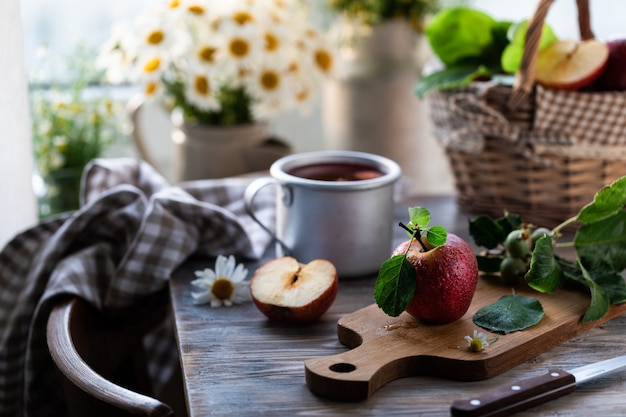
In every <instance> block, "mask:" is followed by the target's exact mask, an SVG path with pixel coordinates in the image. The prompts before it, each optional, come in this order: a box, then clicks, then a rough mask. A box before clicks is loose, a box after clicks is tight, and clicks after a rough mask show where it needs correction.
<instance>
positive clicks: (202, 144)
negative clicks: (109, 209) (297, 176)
mask: <svg viewBox="0 0 626 417" xmlns="http://www.w3.org/2000/svg"><path fill="white" fill-rule="evenodd" d="M146 104H147V103H143V102H142V101H140V100H138V99H135V100H131V102H130V103H129V110H130V113H131V118H132V121H133V125H134V126H133V127H134V129H133V140H134V142H135V145H136V147H137V150H138V151H139V155H140V157H141V158H142V159H144V160H146V161H147V162H149V163H150V164H151V165H153V166H154V167H155V168H157V169H158V170H159V171H164V167H168V168H167V171H169V172H170V174H169V175H168V174H167V173H164V172H162V173H163V174H164V175H165V176H166V177H169V178H171V180H172V182H174V183H177V182H182V181H192V180H200V179H209V178H223V177H231V176H237V175H243V174H248V173H253V172H257V171H264V170H267V169H269V167H270V165H271V164H272V163H273V162H274V161H275V160H277V159H279V158H281V157H283V156H285V155H288V154H290V153H291V152H292V148H291V146H289V145H288V144H287V143H285V142H284V141H282V140H280V139H277V138H275V137H273V136H272V135H271V134H270V129H269V124H268V123H267V122H256V123H251V124H246V125H237V126H215V125H207V124H190V123H186V122H185V121H184V120H183V118H182V116H181V115H180V114H179V113H178V112H174V113H172V114H171V125H170V127H171V141H170V143H169V144H165V143H163V142H161V143H159V142H158V141H154V140H153V138H150V137H148V136H149V135H148V134H149V133H152V134H154V132H153V131H151V130H150V129H149V126H147V127H148V128H147V127H146V126H142V125H145V122H144V123H142V122H141V120H140V117H139V115H140V112H142V111H143V110H144V106H145V105H146ZM163 146H168V151H169V152H166V155H165V156H166V157H168V161H166V162H163V161H159V160H158V158H157V157H156V156H157V155H159V154H162V153H163V152H159V150H161V149H160V148H162V147H163ZM155 148H156V149H155Z"/></svg>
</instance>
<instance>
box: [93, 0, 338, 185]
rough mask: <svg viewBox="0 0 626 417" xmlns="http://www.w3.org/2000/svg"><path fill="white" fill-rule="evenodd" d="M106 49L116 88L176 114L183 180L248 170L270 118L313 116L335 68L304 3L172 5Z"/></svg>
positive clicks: (120, 33) (201, 0)
mask: <svg viewBox="0 0 626 417" xmlns="http://www.w3.org/2000/svg"><path fill="white" fill-rule="evenodd" d="M103 50H104V52H103V54H102V56H101V63H102V64H103V65H104V66H105V68H107V75H108V77H109V79H110V80H111V81H112V82H123V81H128V82H130V83H132V84H133V85H137V86H139V87H140V89H141V91H142V94H143V96H144V97H145V98H146V99H149V100H157V101H158V102H159V103H160V104H162V105H163V106H164V107H165V108H166V109H167V110H168V111H171V112H172V114H173V115H174V116H175V124H176V125H177V127H178V129H177V130H176V131H175V132H174V133H173V140H174V143H175V149H176V151H177V152H179V153H180V154H179V160H178V166H179V167H180V170H179V173H178V174H176V176H177V177H178V178H177V179H179V180H186V179H196V178H198V177H221V176H227V175H234V174H238V173H242V172H245V171H247V170H248V169H249V165H247V164H246V160H245V159H246V158H245V157H244V156H245V155H244V156H242V155H243V154H245V153H246V150H249V149H254V150H255V152H258V151H259V149H261V148H262V146H263V142H264V141H265V140H266V139H267V137H268V132H267V131H268V121H270V120H271V119H272V118H273V117H275V116H276V115H277V114H278V113H279V112H283V111H287V110H292V109H302V110H305V111H306V110H307V109H308V108H309V106H310V105H311V103H312V102H313V100H314V99H315V97H316V95H317V93H318V92H319V85H320V82H321V81H322V79H323V78H324V77H326V76H327V75H328V74H330V73H331V71H332V70H333V66H334V58H333V53H332V51H331V50H330V48H329V46H328V44H327V43H326V40H325V38H324V36H323V35H322V34H321V33H320V32H318V31H317V30H316V29H315V28H314V27H313V25H312V24H311V23H310V22H309V19H308V15H307V13H306V9H304V8H303V6H302V5H301V4H300V2H299V1H297V0H284V1H265V0H264V1H255V2H250V1H245V0H229V1H222V0H194V1H189V2H181V1H177V0H173V1H172V0H168V1H166V2H161V3H160V4H158V5H156V6H155V7H154V8H153V9H151V10H148V11H147V12H146V13H144V14H142V15H140V16H139V17H138V18H137V20H136V21H135V22H134V24H133V25H132V26H128V27H126V28H125V29H119V27H118V28H115V30H114V32H113V36H112V37H111V39H110V40H109V41H108V42H107V44H106V45H105V46H104V48H103ZM246 132H247V133H246ZM218 133H219V135H220V137H216V136H215V135H216V134H218ZM247 135H248V136H247ZM250 135H251V136H250ZM246 137H248V139H246ZM212 138H213V139H212ZM257 157H258V155H257Z"/></svg>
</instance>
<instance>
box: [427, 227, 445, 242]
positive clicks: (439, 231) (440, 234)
mask: <svg viewBox="0 0 626 417" xmlns="http://www.w3.org/2000/svg"><path fill="white" fill-rule="evenodd" d="M447 239H448V232H447V231H446V229H444V228H443V227H442V226H433V227H431V228H430V229H428V232H427V233H426V240H428V243H430V244H431V245H433V246H441V245H443V244H445V243H446V240H447Z"/></svg>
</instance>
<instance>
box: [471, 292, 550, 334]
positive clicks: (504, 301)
mask: <svg viewBox="0 0 626 417" xmlns="http://www.w3.org/2000/svg"><path fill="white" fill-rule="evenodd" d="M543 315H544V312H543V307H542V306H541V303H540V302H539V300H537V299H536V298H532V297H524V296H522V295H517V294H513V295H505V296H503V297H500V299H499V300H498V301H496V302H495V303H493V304H489V305H488V306H485V307H482V308H481V309H479V310H478V311H477V312H476V313H474V317H473V321H474V324H476V325H477V326H480V327H482V328H484V329H487V330H491V331H493V332H499V333H504V334H507V333H512V332H516V331H519V330H524V329H526V328H528V327H531V326H534V325H535V324H537V323H539V322H540V321H541V319H542V318H543Z"/></svg>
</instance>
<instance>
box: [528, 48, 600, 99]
mask: <svg viewBox="0 0 626 417" xmlns="http://www.w3.org/2000/svg"><path fill="white" fill-rule="evenodd" d="M608 60H609V46H608V45H607V44H606V43H605V42H601V41H598V40H595V39H590V40H585V41H575V40H570V39H560V40H557V41H555V42H553V43H552V44H550V46H548V47H547V48H545V49H543V50H542V51H540V52H539V55H538V57H537V65H536V67H535V79H536V80H537V82H538V83H539V84H541V85H544V86H546V87H549V88H555V89H561V90H579V89H581V88H583V87H586V86H588V85H590V84H591V83H592V82H593V81H594V80H595V79H596V78H598V77H599V76H600V74H601V73H602V72H603V71H604V69H605V67H606V66H607V63H608Z"/></svg>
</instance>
